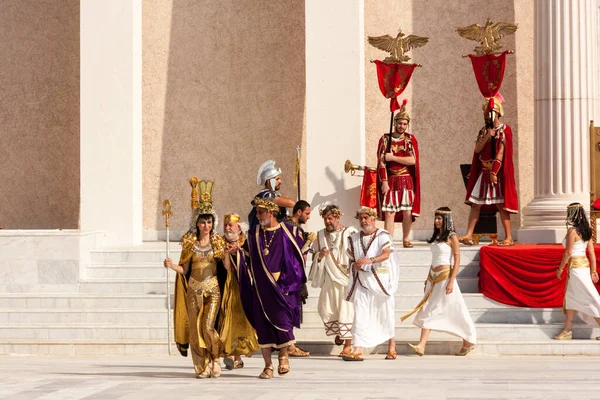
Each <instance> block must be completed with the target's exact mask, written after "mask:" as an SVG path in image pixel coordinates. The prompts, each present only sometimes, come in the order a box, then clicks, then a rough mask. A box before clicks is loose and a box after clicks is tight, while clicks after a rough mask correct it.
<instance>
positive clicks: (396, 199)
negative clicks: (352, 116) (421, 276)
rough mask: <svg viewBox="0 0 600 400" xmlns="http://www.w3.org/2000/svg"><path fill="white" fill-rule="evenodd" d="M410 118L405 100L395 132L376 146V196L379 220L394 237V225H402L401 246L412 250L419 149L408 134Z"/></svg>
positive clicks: (417, 207)
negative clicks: (410, 238)
mask: <svg viewBox="0 0 600 400" xmlns="http://www.w3.org/2000/svg"><path fill="white" fill-rule="evenodd" d="M409 123H410V116H409V115H408V112H407V111H406V100H405V101H404V102H403V104H402V108H401V109H400V111H399V112H398V113H397V114H396V116H395V117H394V126H395V129H394V132H393V133H392V134H388V133H386V134H385V135H383V136H382V137H381V139H379V144H378V146H377V196H378V200H377V203H378V207H379V212H380V218H381V219H383V220H384V221H385V225H384V227H385V229H386V230H387V231H388V232H389V234H390V235H391V236H392V237H394V223H395V222H402V246H403V247H408V248H410V247H413V245H412V243H411V242H410V241H409V240H408V239H409V235H410V230H411V227H412V223H413V220H414V219H415V218H416V217H418V216H419V215H420V212H421V188H420V186H421V185H420V182H421V181H420V175H419V145H418V143H417V138H416V137H415V135H412V134H410V133H408V125H409Z"/></svg>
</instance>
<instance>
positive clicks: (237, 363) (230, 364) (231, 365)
mask: <svg viewBox="0 0 600 400" xmlns="http://www.w3.org/2000/svg"><path fill="white" fill-rule="evenodd" d="M223 362H224V363H225V368H227V369H228V370H229V371H231V370H232V369H238V368H244V362H243V361H242V360H236V359H235V358H230V357H226V358H224V359H223Z"/></svg>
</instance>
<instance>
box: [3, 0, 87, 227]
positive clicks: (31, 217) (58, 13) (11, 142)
mask: <svg viewBox="0 0 600 400" xmlns="http://www.w3.org/2000/svg"><path fill="white" fill-rule="evenodd" d="M0 36H1V37H2V40H1V41H0V60H2V65H1V67H0V87H1V88H2V90H1V91H0V138H1V143H2V145H1V146H0V193H1V195H0V210H2V212H1V213H0V227H2V228H4V229H59V228H78V226H79V0H46V1H3V2H0Z"/></svg>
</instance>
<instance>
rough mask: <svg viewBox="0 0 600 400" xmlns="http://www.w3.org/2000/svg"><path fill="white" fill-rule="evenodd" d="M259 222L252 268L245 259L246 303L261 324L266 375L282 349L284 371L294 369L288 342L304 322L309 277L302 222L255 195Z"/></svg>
mask: <svg viewBox="0 0 600 400" xmlns="http://www.w3.org/2000/svg"><path fill="white" fill-rule="evenodd" d="M253 203H254V206H255V207H256V217H257V219H258V224H257V225H256V226H255V227H254V229H252V230H251V231H250V232H249V234H248V250H249V254H250V264H249V268H247V267H244V266H243V265H240V267H239V268H238V271H239V282H240V294H241V297H242V304H244V310H245V312H246V315H247V317H248V319H249V320H250V323H251V324H252V326H253V327H254V329H256V333H257V335H258V344H259V347H260V348H261V351H262V355H263V359H264V361H265V368H264V369H263V371H262V373H261V374H260V375H259V377H260V378H261V379H271V378H272V377H273V371H274V368H273V363H272V360H271V353H272V351H273V349H277V350H279V366H278V368H277V372H278V374H279V375H285V374H287V373H288V372H290V363H289V359H288V346H289V345H291V344H293V343H294V342H295V341H296V340H295V338H294V333H293V328H294V327H300V288H301V287H302V284H304V283H306V276H305V274H304V257H303V256H302V252H301V250H300V249H301V247H302V245H303V242H302V240H301V239H300V238H299V237H298V235H297V232H295V231H296V228H295V227H293V226H291V225H290V224H288V223H287V222H277V218H276V217H277V213H278V212H279V206H278V205H277V204H275V203H274V202H273V201H272V200H270V199H260V198H255V199H254V202H253Z"/></svg>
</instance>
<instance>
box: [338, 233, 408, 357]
mask: <svg viewBox="0 0 600 400" xmlns="http://www.w3.org/2000/svg"><path fill="white" fill-rule="evenodd" d="M373 236H375V237H373ZM387 248H390V249H391V253H390V257H389V259H388V260H386V261H384V262H382V263H375V264H366V265H363V266H362V270H360V271H358V272H357V271H355V270H351V271H352V272H351V274H350V279H349V284H348V292H347V293H348V295H347V300H349V301H351V302H352V303H353V304H354V322H353V324H352V344H353V345H354V346H355V347H375V346H377V345H379V344H381V343H383V342H385V341H387V340H389V339H391V338H393V337H394V336H395V321H394V304H395V303H394V295H395V293H396V290H397V289H398V279H399V272H400V271H399V263H398V259H397V256H398V255H397V254H396V253H395V252H394V244H393V241H392V238H391V236H390V234H389V233H388V232H387V231H386V230H384V229H378V230H377V231H376V232H375V233H374V234H372V235H364V236H362V237H361V233H360V232H357V233H355V234H353V235H352V237H351V245H350V248H349V249H348V253H349V257H350V260H349V261H350V264H351V265H352V263H353V262H354V261H355V260H358V259H360V258H364V257H366V258H371V257H376V256H379V255H380V254H381V253H382V252H383V250H384V249H387Z"/></svg>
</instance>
